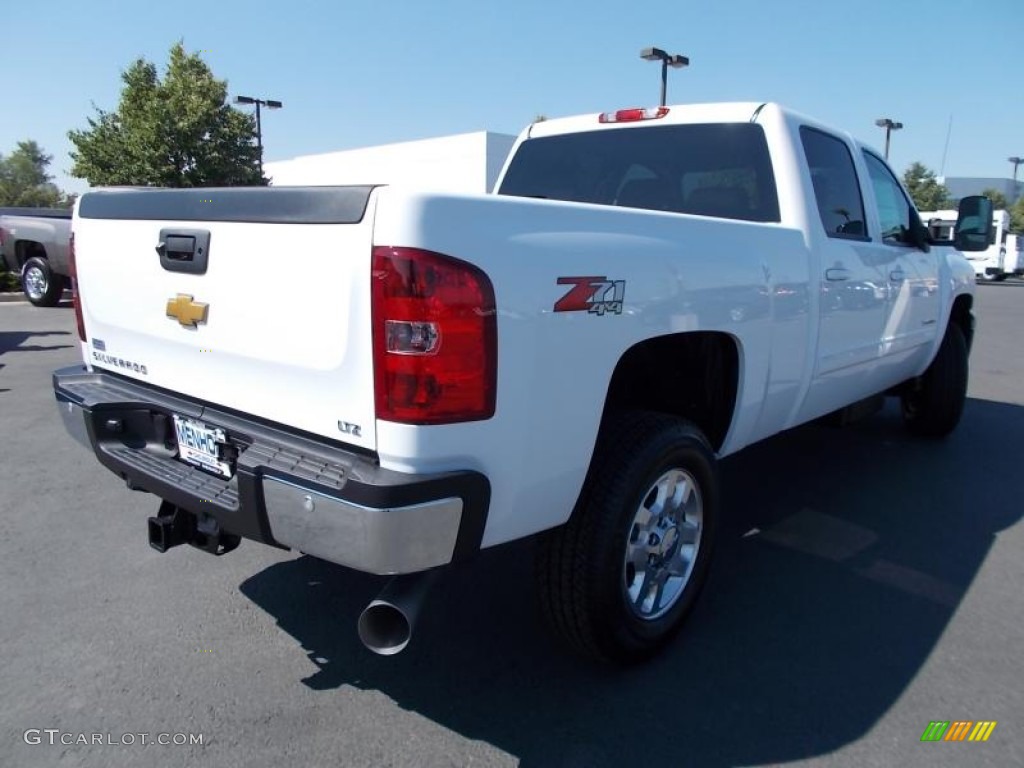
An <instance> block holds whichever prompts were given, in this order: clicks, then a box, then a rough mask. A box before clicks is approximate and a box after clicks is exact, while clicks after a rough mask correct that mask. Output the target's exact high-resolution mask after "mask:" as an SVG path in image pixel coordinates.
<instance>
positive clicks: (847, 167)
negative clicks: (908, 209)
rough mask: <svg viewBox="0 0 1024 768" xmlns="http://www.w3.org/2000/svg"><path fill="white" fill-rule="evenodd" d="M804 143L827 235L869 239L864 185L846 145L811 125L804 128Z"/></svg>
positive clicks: (819, 210) (802, 135)
mask: <svg viewBox="0 0 1024 768" xmlns="http://www.w3.org/2000/svg"><path fill="white" fill-rule="evenodd" d="M800 140H801V142H802V143H803V147H804V155H806V157H807V164H808V166H809V167H810V169H811V181H812V182H813V184H814V197H815V200H816V201H817V203H818V213H819V215H820V216H821V223H822V225H823V226H824V227H825V233H826V234H827V235H828V236H829V237H840V238H847V239H853V240H867V239H868V238H867V234H868V231H867V225H866V224H865V219H864V201H863V197H862V196H861V193H860V182H859V181H857V171H856V169H855V168H854V165H853V156H852V155H851V154H850V150H849V148H847V146H846V142H845V141H843V140H841V139H839V138H837V137H835V136H831V135H829V134H827V133H824V132H823V131H819V130H817V129H816V128H810V127H808V126H803V127H801V128H800Z"/></svg>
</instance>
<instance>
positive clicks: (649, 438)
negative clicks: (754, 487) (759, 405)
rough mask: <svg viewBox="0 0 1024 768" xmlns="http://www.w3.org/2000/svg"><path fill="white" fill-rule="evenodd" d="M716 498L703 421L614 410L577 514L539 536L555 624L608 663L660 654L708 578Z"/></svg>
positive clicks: (547, 611) (540, 568)
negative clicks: (616, 414) (615, 415)
mask: <svg viewBox="0 0 1024 768" xmlns="http://www.w3.org/2000/svg"><path fill="white" fill-rule="evenodd" d="M718 497H719V492H718V477H717V472H716V465H715V456H714V453H713V452H712V450H711V446H710V445H709V444H708V441H707V439H706V438H705V437H704V435H702V434H701V433H700V431H699V430H698V429H697V428H696V427H694V426H693V425H692V424H690V423H688V422H685V421H682V420H681V419H677V418H675V417H671V416H667V415H663V414H658V413H650V412H632V413H628V414H624V415H623V416H621V417H618V418H615V419H614V420H613V421H612V422H610V423H609V424H608V425H607V426H606V428H604V429H602V434H601V436H600V437H599V439H598V446H597V449H596V453H595V456H594V460H593V462H592V465H591V468H590V472H589V474H588V479H587V481H586V483H585V485H584V488H583V491H582V493H581V494H580V498H579V501H578V502H577V504H576V508H575V509H574V510H573V513H572V516H571V518H570V519H569V522H568V523H566V524H565V525H564V526H561V527H560V528H557V529H554V530H553V531H549V532H547V533H545V534H543V535H542V536H541V538H540V541H539V548H538V553H537V560H536V577H537V587H538V593H539V597H540V605H541V610H542V611H543V613H544V616H545V619H546V620H547V622H548V624H549V625H550V627H551V628H552V629H553V630H554V632H555V633H556V634H558V635H559V636H561V638H562V639H563V640H564V641H565V642H566V643H567V644H568V645H569V646H571V647H572V648H573V649H574V650H576V651H578V652H580V653H582V654H584V655H587V656H590V657H593V658H596V659H600V660H603V661H612V662H616V663H634V662H639V661H643V660H645V659H648V658H650V657H651V656H653V655H654V654H655V653H656V652H657V651H658V650H660V649H661V648H662V647H663V646H664V645H665V644H666V643H667V642H668V641H669V640H671V639H672V637H673V636H674V635H675V634H676V632H678V631H679V629H680V627H682V625H683V622H684V620H685V619H686V617H687V615H688V614H689V612H690V610H691V609H692V608H693V606H694V604H695V602H696V600H697V597H698V595H699V594H700V591H701V589H702V588H703V586H704V583H705V581H706V580H707V573H708V567H709V565H710V562H711V554H712V550H713V546H714V540H715V531H716V528H717V521H718V511H719V498H718Z"/></svg>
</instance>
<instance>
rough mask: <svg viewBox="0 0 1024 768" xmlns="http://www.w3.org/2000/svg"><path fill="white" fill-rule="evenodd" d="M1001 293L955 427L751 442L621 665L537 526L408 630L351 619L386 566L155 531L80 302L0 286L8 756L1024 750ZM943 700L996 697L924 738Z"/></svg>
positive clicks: (1012, 391)
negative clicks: (177, 542) (102, 454)
mask: <svg viewBox="0 0 1024 768" xmlns="http://www.w3.org/2000/svg"><path fill="white" fill-rule="evenodd" d="M976 314H977V316H978V324H979V328H978V335H977V337H976V342H975V348H974V353H973V355H972V375H971V383H970V391H969V397H970V400H969V402H968V404H967V408H966V411H965V414H964V420H963V423H962V424H961V426H960V429H959V430H958V431H957V432H956V434H955V435H954V436H953V437H952V438H950V439H949V440H947V441H945V442H942V443H927V442H921V441H918V440H915V439H912V438H910V437H908V436H907V435H906V434H905V433H904V432H903V430H902V428H901V424H900V419H899V414H898V411H897V409H896V408H895V407H894V404H893V405H892V406H890V407H887V408H886V410H885V411H884V412H883V413H881V414H878V415H876V416H874V417H872V418H871V419H869V420H868V421H866V422H862V423H860V424H857V425H854V426H852V427H848V428H846V429H842V430H839V429H833V428H828V427H824V426H817V425H815V426H809V427H804V428H800V429H797V430H794V431H792V432H790V433H787V434H785V435H782V436H779V437H777V438H775V439H772V440H770V441H767V442H765V443H762V444H761V445H759V446H755V447H753V448H751V449H748V450H746V451H744V452H742V453H740V454H739V455H737V456H735V457H731V458H730V459H728V460H726V461H725V462H724V466H723V476H724V480H725V485H726V494H727V496H726V511H727V518H728V519H727V523H726V527H725V531H724V534H725V535H724V536H723V538H722V542H721V548H720V550H719V553H718V559H717V562H716V566H715V570H714V574H713V580H712V582H711V584H710V586H709V591H708V592H707V593H706V594H705V596H704V598H703V599H702V601H701V603H700V605H699V606H698V609H697V610H696V612H695V614H694V616H693V619H692V620H691V623H690V625H689V626H688V628H687V629H686V631H684V633H683V634H682V635H681V636H680V638H679V640H678V641H677V642H676V643H675V644H674V645H673V646H672V647H671V648H670V649H669V651H668V652H667V653H666V654H664V656H662V657H660V658H659V659H657V660H656V661H654V662H653V663H650V664H648V665H646V666H644V667H641V668H636V669H632V670H626V671H619V670H613V669H608V668H603V667H597V666H594V665H592V664H589V663H587V662H584V661H580V660H577V659H576V658H574V657H573V656H571V655H568V654H566V653H564V652H563V651H561V650H560V649H559V648H558V647H557V646H556V645H554V644H553V643H552V642H551V641H550V640H549V638H548V636H547V634H546V633H545V631H544V629H543V627H542V625H541V624H540V621H539V618H538V616H537V613H536V611H535V608H534V605H533V602H532V590H531V586H532V585H531V578H530V564H531V552H532V550H531V546H530V542H522V543H517V544H515V545H511V546H507V547H503V548H500V549H499V550H496V551H494V552H490V553H487V554H486V555H485V556H484V557H482V558H481V559H480V560H479V562H477V563H476V564H475V565H474V566H473V567H471V568H469V567H467V568H463V569H461V570H458V571H452V572H449V573H447V574H445V576H444V577H443V579H442V581H441V582H440V584H439V585H438V586H437V587H436V588H435V591H434V592H433V593H432V594H431V596H430V598H429V600H428V602H427V605H426V607H425V615H424V617H423V619H422V621H421V623H420V625H419V627H418V628H417V632H416V635H415V637H414V639H413V642H412V644H411V645H410V648H409V650H407V651H406V652H405V653H403V654H401V655H399V656H396V657H392V658H386V659H385V658H379V657H376V656H374V655H372V654H371V653H369V652H368V651H366V650H364V649H363V648H362V646H361V645H360V644H359V641H358V639H357V636H356V631H355V621H356V617H357V615H358V613H359V611H360V610H361V608H362V607H363V606H364V605H365V603H366V602H368V601H369V600H370V599H371V598H372V597H373V596H374V594H375V592H376V591H377V590H378V589H379V588H380V586H382V584H383V580H382V579H377V578H369V577H365V576H361V575H358V574H354V573H352V572H349V571H347V570H345V569H343V568H340V567H336V566H332V565H329V564H326V563H323V562H321V561H317V560H315V559H313V558H309V557H304V556H299V555H297V554H292V553H285V552H279V551H276V550H272V549H269V548H266V547H262V546H259V545H255V544H251V543H245V542H243V544H242V546H241V547H240V548H239V549H238V550H237V551H235V552H233V553H231V554H230V555H228V556H226V557H223V558H214V557H212V556H210V555H208V554H205V553H202V552H200V551H198V550H194V549H192V548H189V547H179V548H177V549H175V550H173V551H171V552H169V553H167V554H164V555H161V554H159V553H157V552H155V551H154V550H152V549H151V548H150V547H149V546H148V545H147V543H146V532H145V518H146V517H147V516H149V515H151V514H155V510H156V507H157V501H156V500H155V498H154V497H152V496H148V495H145V494H139V493H132V492H129V491H128V490H127V489H126V488H125V487H124V486H123V484H122V483H121V482H120V481H118V480H117V479H116V478H115V477H114V476H113V475H112V474H110V473H109V472H107V470H105V469H103V468H102V467H100V465H99V464H98V463H97V462H96V461H95V459H93V457H92V456H90V455H89V454H88V453H87V452H85V451H84V450H83V449H82V448H80V447H79V446H78V445H77V444H75V443H74V442H73V441H71V439H70V438H68V437H67V436H66V435H65V433H64V431H63V428H62V426H61V423H60V419H59V416H58V414H57V412H56V409H55V407H54V403H53V396H52V392H51V389H50V378H49V375H50V372H51V371H52V370H53V369H55V368H58V367H60V366H63V365H69V364H72V363H75V362H78V359H79V351H78V347H77V339H76V336H75V331H74V318H73V316H72V313H71V310H70V308H69V307H68V306H62V307H58V308H54V309H38V308H35V307H32V306H30V305H28V304H24V303H10V304H0V429H2V434H3V450H2V452H0V457H2V458H0V509H2V513H0V584H2V588H0V617H2V620H0V651H2V657H3V662H2V664H0V691H2V692H3V695H2V696H0V765H4V766H45V765H61V766H79V765H87V766H148V765H160V766H176V765H181V766H185V765H189V766H191V765H204V766H206V765H209V766H246V768H249V767H252V766H292V765H294V766H300V765H302V766H318V765H331V766H447V765H451V766H467V765H473V766H507V765H524V766H579V767H583V766H624V765H653V764H657V765H662V766H673V767H674V766H764V765H776V764H782V763H785V764H796V765H801V766H868V767H870V766H879V767H881V766H893V765H900V766H901V767H902V768H910V767H911V766H929V767H931V766H937V765H964V766H998V767H999V768H1004V767H1005V766H1019V765H1024V727H1022V713H1024V662H1022V660H1021V653H1022V651H1024V596H1022V589H1021V586H1022V585H1024V525H1022V523H1021V514H1022V511H1024V502H1022V491H1021V489H1022V484H1024V473H1022V470H1024V354H1022V347H1024V282H1021V281H1016V280H1011V281H1008V282H1007V283H1004V284H998V285H984V286H979V288H978V301H977V305H976ZM933 720H972V721H978V720H994V721H997V722H998V726H997V727H996V728H995V730H994V731H993V733H992V735H991V737H990V739H989V741H988V742H986V743H980V744H979V743H970V742H963V743H949V742H940V743H922V742H921V741H920V739H921V736H922V733H923V731H924V730H925V728H926V727H927V726H928V724H929V722H930V721H933ZM30 729H33V730H32V731H31V732H30V733H29V734H28V735H26V732H27V731H30ZM47 729H49V730H50V731H54V732H55V737H56V738H55V741H56V743H54V744H52V745H51V744H50V743H49V741H48V739H49V738H50V736H49V734H48V733H47V732H46V731H47ZM92 734H100V735H101V736H102V739H101V741H102V743H87V744H80V743H72V744H61V743H60V741H61V738H62V737H64V738H65V740H68V739H67V737H66V735H70V736H71V737H72V738H71V739H70V740H72V741H77V740H80V739H79V736H80V735H85V736H86V737H87V740H90V739H91V738H92ZM127 734H133V737H132V740H133V741H134V742H135V743H133V744H127V745H126V744H122V743H120V742H122V741H126V740H127V739H126V738H125V737H126V735H127ZM139 734H146V736H147V738H146V740H147V741H153V740H155V739H156V738H157V737H158V736H159V735H161V734H164V735H168V736H169V738H168V739H167V740H171V741H173V740H175V739H178V737H177V735H178V734H183V735H184V736H185V738H186V740H188V739H194V738H195V736H196V735H201V739H202V742H203V743H202V744H184V745H180V744H174V743H172V744H168V745H158V744H147V745H143V744H142V743H141V741H142V739H141V737H140V736H139ZM178 740H180V739H178ZM33 741H39V742H41V743H27V742H33ZM110 741H115V742H117V743H114V744H110V743H108V742H110Z"/></svg>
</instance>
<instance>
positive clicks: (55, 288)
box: [21, 256, 64, 307]
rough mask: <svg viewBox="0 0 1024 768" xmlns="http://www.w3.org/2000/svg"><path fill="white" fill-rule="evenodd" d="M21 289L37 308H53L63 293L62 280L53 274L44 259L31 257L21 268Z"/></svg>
mask: <svg viewBox="0 0 1024 768" xmlns="http://www.w3.org/2000/svg"><path fill="white" fill-rule="evenodd" d="M21 288H22V290H23V291H24V292H25V296H26V297H28V300H29V301H31V302H32V303H33V304H35V305H36V306H37V307H55V306H57V304H59V303H60V296H61V294H62V293H63V292H64V278H62V277H61V276H60V275H55V274H53V270H51V269H50V265H49V264H48V263H47V261H46V259H42V258H40V257H39V256H33V257H32V258H31V259H29V260H28V261H26V262H25V264H24V266H23V267H22V268H21Z"/></svg>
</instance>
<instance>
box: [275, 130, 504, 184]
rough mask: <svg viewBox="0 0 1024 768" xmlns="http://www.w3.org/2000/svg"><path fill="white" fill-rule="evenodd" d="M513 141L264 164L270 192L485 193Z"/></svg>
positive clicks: (448, 143)
mask: <svg viewBox="0 0 1024 768" xmlns="http://www.w3.org/2000/svg"><path fill="white" fill-rule="evenodd" d="M515 139H516V137H515V136H510V135H508V134H504V133H491V132H490V131H478V132H476V133H462V134H458V135H455V136H442V137H440V138H436V139H423V140H421V141H404V142H401V143H398V144H383V145H381V146H376V147H364V148H362V149H349V150H344V151H341V152H326V153H324V154H319V155H303V156H301V157H296V158H294V159H292V160H281V161H277V162H273V163H264V164H263V173H264V174H265V175H266V176H267V177H268V178H270V183H271V184H272V185H274V186H303V185H312V186H321V185H332V184H401V185H402V186H415V187H419V188H425V189H430V190H434V191H443V192H490V191H491V190H492V188H493V187H494V182H495V181H496V180H497V178H498V174H499V173H500V172H501V168H502V166H503V165H504V164H505V158H506V157H507V156H508V153H509V150H510V149H512V144H513V143H514V142H515Z"/></svg>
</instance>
